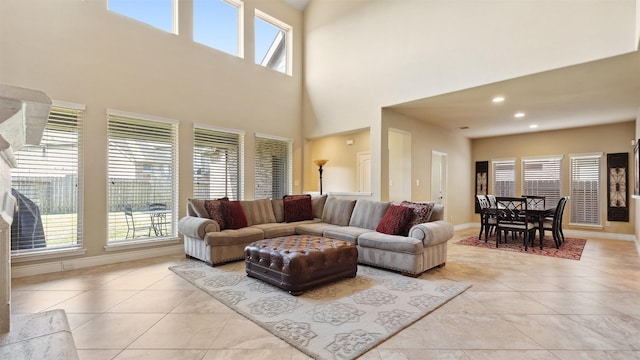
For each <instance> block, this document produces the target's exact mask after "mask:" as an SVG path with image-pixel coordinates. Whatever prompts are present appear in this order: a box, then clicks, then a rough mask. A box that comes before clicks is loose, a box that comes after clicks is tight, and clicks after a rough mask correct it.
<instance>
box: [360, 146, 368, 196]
mask: <svg viewBox="0 0 640 360" xmlns="http://www.w3.org/2000/svg"><path fill="white" fill-rule="evenodd" d="M357 156H358V180H357V181H358V192H363V193H370V192H371V153H370V152H368V151H367V152H359V153H358V154H357Z"/></svg>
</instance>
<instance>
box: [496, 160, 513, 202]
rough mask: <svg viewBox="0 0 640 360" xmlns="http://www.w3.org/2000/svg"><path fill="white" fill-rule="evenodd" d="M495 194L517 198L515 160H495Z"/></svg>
mask: <svg viewBox="0 0 640 360" xmlns="http://www.w3.org/2000/svg"><path fill="white" fill-rule="evenodd" d="M491 164H492V166H493V194H495V196H509V197H513V196H516V161H515V160H514V159H507V160H493V161H492V162H491Z"/></svg>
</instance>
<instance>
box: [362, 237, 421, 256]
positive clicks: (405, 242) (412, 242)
mask: <svg viewBox="0 0 640 360" xmlns="http://www.w3.org/2000/svg"><path fill="white" fill-rule="evenodd" d="M358 247H363V248H375V249H379V250H385V251H391V252H399V253H406V254H422V253H423V252H424V246H423V244H422V241H420V240H418V239H414V238H411V237H405V236H400V235H387V234H383V233H379V232H368V233H365V234H362V235H360V236H359V237H358Z"/></svg>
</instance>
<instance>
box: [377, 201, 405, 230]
mask: <svg viewBox="0 0 640 360" xmlns="http://www.w3.org/2000/svg"><path fill="white" fill-rule="evenodd" d="M411 215H413V210H412V209H411V208H408V207H406V206H401V205H393V204H391V205H389V208H388V209H387V211H386V212H385V213H384V216H383V217H382V219H381V220H380V223H379V224H378V226H377V227H376V231H377V232H381V233H384V234H388V235H400V234H402V232H403V231H404V230H405V228H406V227H407V223H409V220H410V219H411Z"/></svg>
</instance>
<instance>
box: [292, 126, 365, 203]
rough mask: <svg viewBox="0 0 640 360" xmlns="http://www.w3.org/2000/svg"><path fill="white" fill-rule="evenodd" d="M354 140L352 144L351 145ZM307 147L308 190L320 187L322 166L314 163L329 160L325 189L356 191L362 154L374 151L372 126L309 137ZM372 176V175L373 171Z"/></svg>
mask: <svg viewBox="0 0 640 360" xmlns="http://www.w3.org/2000/svg"><path fill="white" fill-rule="evenodd" d="M347 141H351V142H352V144H351V145H349V144H347ZM307 144H308V145H307V146H305V162H304V168H305V174H304V179H305V182H304V191H305V192H317V191H319V190H320V188H319V186H320V181H319V173H318V167H317V166H316V165H315V164H314V163H313V160H316V159H328V160H329V162H328V163H327V164H326V165H325V166H323V167H322V169H323V173H322V190H323V193H328V192H356V191H358V184H357V170H358V169H357V165H358V153H364V152H370V147H371V139H370V132H369V129H366V130H362V131H357V132H353V133H349V134H341V135H335V136H327V137H324V138H320V139H315V140H308V141H307ZM368 176H371V175H370V174H369V175H368Z"/></svg>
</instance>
